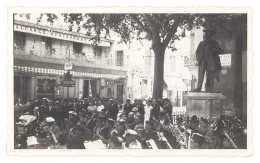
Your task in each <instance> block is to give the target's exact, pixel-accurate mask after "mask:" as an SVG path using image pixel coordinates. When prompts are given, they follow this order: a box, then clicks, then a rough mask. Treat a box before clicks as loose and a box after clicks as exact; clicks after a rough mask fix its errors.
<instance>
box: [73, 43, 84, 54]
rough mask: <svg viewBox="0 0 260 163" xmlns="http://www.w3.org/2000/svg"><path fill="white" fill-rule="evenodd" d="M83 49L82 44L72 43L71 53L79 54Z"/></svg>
mask: <svg viewBox="0 0 260 163" xmlns="http://www.w3.org/2000/svg"><path fill="white" fill-rule="evenodd" d="M82 49H83V44H81V43H78V42H73V52H74V53H81V52H82Z"/></svg>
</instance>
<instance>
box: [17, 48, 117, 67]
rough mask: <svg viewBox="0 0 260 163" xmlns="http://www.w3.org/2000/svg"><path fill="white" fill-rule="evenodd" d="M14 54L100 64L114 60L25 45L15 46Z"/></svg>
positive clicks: (107, 63)
mask: <svg viewBox="0 0 260 163" xmlns="http://www.w3.org/2000/svg"><path fill="white" fill-rule="evenodd" d="M14 55H27V56H28V55H29V56H39V57H50V58H54V59H71V60H76V61H79V62H88V63H93V64H100V65H111V63H112V64H113V62H112V61H111V58H109V57H105V58H95V57H93V54H92V53H83V52H82V53H76V52H73V53H71V54H68V53H67V52H66V50H59V51H57V50H56V49H55V48H49V49H41V48H37V47H36V48H34V47H32V48H25V47H24V46H15V47H14Z"/></svg>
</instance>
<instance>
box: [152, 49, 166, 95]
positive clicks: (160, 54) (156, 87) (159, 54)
mask: <svg viewBox="0 0 260 163" xmlns="http://www.w3.org/2000/svg"><path fill="white" fill-rule="evenodd" d="M153 51H154V82H153V98H156V99H158V98H162V96H163V83H164V78H163V76H164V53H165V48H164V46H163V45H162V44H157V45H154V46H153Z"/></svg>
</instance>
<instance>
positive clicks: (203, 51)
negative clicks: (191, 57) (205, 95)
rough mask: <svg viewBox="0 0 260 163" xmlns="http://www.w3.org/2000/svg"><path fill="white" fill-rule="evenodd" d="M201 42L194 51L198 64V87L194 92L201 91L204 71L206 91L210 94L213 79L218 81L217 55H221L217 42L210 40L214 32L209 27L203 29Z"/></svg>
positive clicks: (219, 68)
mask: <svg viewBox="0 0 260 163" xmlns="http://www.w3.org/2000/svg"><path fill="white" fill-rule="evenodd" d="M203 32H204V35H203V39H204V40H203V41H201V42H200V43H199V46H198V48H197V50H196V59H197V61H198V64H199V71H198V86H197V88H196V89H195V91H201V88H202V83H203V79H204V74H205V71H206V76H207V79H206V91H209V92H212V91H213V89H214V88H213V87H214V79H215V78H216V79H217V81H219V70H221V68H222V67H221V63H220V58H219V54H222V53H223V50H222V49H221V48H220V46H219V44H218V42H217V41H215V40H213V39H212V36H213V35H214V34H215V31H214V30H213V29H211V28H209V27H205V28H204V30H203Z"/></svg>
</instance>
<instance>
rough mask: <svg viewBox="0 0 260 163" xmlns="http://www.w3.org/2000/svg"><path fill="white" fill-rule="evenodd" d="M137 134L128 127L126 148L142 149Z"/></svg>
mask: <svg viewBox="0 0 260 163" xmlns="http://www.w3.org/2000/svg"><path fill="white" fill-rule="evenodd" d="M137 138H138V134H137V132H136V131H135V130H132V129H129V130H127V131H126V136H125V139H126V143H125V147H126V148H127V149H142V146H141V143H140V142H139V141H138V140H137Z"/></svg>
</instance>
